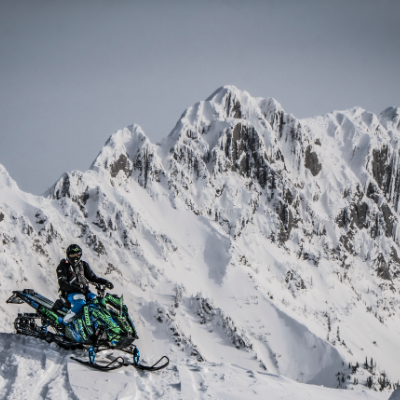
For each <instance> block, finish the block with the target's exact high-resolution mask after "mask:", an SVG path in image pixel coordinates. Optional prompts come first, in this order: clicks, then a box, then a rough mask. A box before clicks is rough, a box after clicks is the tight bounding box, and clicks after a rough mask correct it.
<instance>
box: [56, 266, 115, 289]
mask: <svg viewBox="0 0 400 400" xmlns="http://www.w3.org/2000/svg"><path fill="white" fill-rule="evenodd" d="M57 277H58V284H59V285H60V290H59V291H60V292H61V293H62V295H63V296H67V295H69V294H70V293H87V292H88V291H89V282H95V283H99V284H101V285H105V284H106V283H107V282H108V281H107V280H106V279H103V278H99V277H97V276H96V274H95V273H94V272H93V271H92V270H91V268H90V266H89V264H88V263H87V262H86V261H81V262H80V265H79V266H77V267H73V266H72V265H71V263H70V262H69V261H68V260H66V259H62V260H61V261H60V264H59V265H58V267H57Z"/></svg>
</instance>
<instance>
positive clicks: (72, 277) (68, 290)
mask: <svg viewBox="0 0 400 400" xmlns="http://www.w3.org/2000/svg"><path fill="white" fill-rule="evenodd" d="M66 256H67V257H66V258H64V259H62V260H61V261H60V264H59V265H58V267H57V276H58V284H59V285H60V289H59V291H60V292H61V294H62V296H63V297H64V298H66V299H67V300H68V301H69V302H70V303H71V309H70V310H69V311H68V313H67V315H66V316H65V317H64V319H63V322H64V323H65V324H68V323H69V322H71V321H72V320H73V318H74V317H75V315H76V314H77V313H78V312H79V311H81V310H82V308H83V307H84V305H85V304H86V301H91V300H93V298H95V297H96V295H95V294H94V293H92V292H91V291H90V290H89V282H95V283H99V284H100V285H105V286H106V287H107V288H108V289H110V290H111V289H113V288H114V285H113V284H112V283H111V282H110V281H108V280H106V279H103V278H98V277H97V276H96V274H95V273H94V272H93V271H92V270H91V268H90V267H89V264H88V263H87V262H86V261H83V260H81V257H82V249H81V248H80V247H79V246H78V245H77V244H71V245H69V246H68V247H67V251H66Z"/></svg>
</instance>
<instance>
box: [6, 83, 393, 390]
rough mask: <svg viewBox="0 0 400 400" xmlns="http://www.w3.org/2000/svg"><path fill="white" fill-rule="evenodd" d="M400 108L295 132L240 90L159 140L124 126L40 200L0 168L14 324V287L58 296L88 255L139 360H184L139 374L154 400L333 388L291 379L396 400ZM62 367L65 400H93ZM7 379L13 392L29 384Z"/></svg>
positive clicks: (349, 115) (277, 111)
mask: <svg viewBox="0 0 400 400" xmlns="http://www.w3.org/2000/svg"><path fill="white" fill-rule="evenodd" d="M399 114H400V112H399V110H398V109H394V108H390V109H387V110H385V111H384V112H383V113H382V114H381V115H380V116H379V117H377V116H375V115H373V114H370V113H368V112H366V111H365V110H362V109H360V108H354V109H351V110H347V111H343V112H334V113H332V114H327V115H325V116H322V117H317V118H312V119H305V120H298V119H296V118H295V117H294V116H293V115H291V114H287V113H286V112H285V111H284V110H283V108H282V107H281V106H280V105H279V103H277V102H276V101H275V100H274V99H260V98H252V97H251V96H250V95H249V94H248V93H247V92H242V91H240V90H238V89H237V88H235V87H233V86H226V87H223V88H220V89H218V90H217V91H216V92H215V93H213V94H212V95H211V96H210V97H209V98H208V99H207V100H206V101H203V102H200V103H198V104H196V105H194V106H193V107H190V108H188V109H187V110H186V111H185V112H184V114H183V115H182V117H181V118H180V120H179V121H178V122H177V124H176V126H175V128H174V129H173V130H172V131H171V133H170V134H169V135H168V136H167V137H166V138H165V139H164V140H162V141H161V142H160V143H158V144H152V143H151V142H150V141H149V139H148V138H147V137H146V135H145V134H144V132H143V131H142V130H141V128H140V127H138V126H136V125H133V126H130V127H127V128H124V129H122V130H120V131H117V132H116V133H114V134H113V135H112V136H111V137H110V139H109V140H108V141H107V142H106V144H105V146H104V147H103V149H102V150H101V152H100V154H99V156H98V157H97V158H96V160H95V161H94V162H93V164H92V166H91V168H90V169H89V170H88V171H85V172H79V171H73V172H71V173H66V174H64V175H63V176H62V177H61V178H60V180H59V181H58V182H56V183H55V185H54V186H53V187H52V188H50V189H49V190H48V191H47V192H46V193H45V194H44V196H33V195H30V194H27V193H24V192H22V191H20V190H19V189H18V187H17V185H16V183H15V182H13V181H12V179H11V178H10V177H9V175H8V174H7V171H6V170H5V169H4V167H0V236H1V238H0V240H1V241H0V246H1V247H0V274H1V279H0V300H1V304H2V305H1V304H0V313H1V315H2V318H1V319H0V329H1V330H3V331H4V332H12V329H13V327H12V322H13V319H14V318H15V314H16V313H17V311H19V310H23V309H24V307H23V306H17V305H5V303H4V302H5V300H6V299H7V298H8V297H9V296H10V294H11V291H12V290H15V289H24V288H26V287H31V288H35V289H36V290H37V291H39V292H40V293H42V294H43V295H45V296H47V297H50V298H55V297H56V296H57V282H56V276H55V267H56V265H57V263H58V261H59V260H60V259H61V258H62V257H63V252H64V250H65V248H66V247H67V246H68V245H69V244H70V243H78V244H79V245H81V246H82V247H83V248H84V249H85V251H84V259H86V260H87V261H88V262H89V263H90V264H91V266H92V268H93V269H94V270H95V272H96V273H97V274H99V275H102V276H106V277H107V278H108V279H110V280H112V281H113V282H114V284H115V291H116V292H117V293H123V294H124V298H125V299H126V302H127V303H128V304H129V307H130V310H131V314H132V315H133V317H134V321H135V323H136V324H137V328H138V331H139V336H140V340H139V341H138V346H139V347H140V350H141V353H143V354H147V355H149V356H153V357H157V356H161V355H163V354H167V355H168V356H169V357H171V360H173V362H172V366H173V367H172V369H171V370H169V371H168V372H166V374H165V375H163V374H161V375H160V377H150V376H146V377H141V375H140V374H138V373H137V372H130V373H129V374H131V375H129V374H128V375H127V376H129V377H130V378H132V379H131V380H132V381H133V382H134V383H132V382H130V385H131V386H132V385H133V386H132V387H133V389H132V391H136V393H138V394H137V395H136V396H137V398H141V397H140V396H144V397H143V398H146V397H145V396H148V398H152V396H153V398H157V397H156V396H157V393H156V391H157V389H156V388H157V386H158V385H161V386H162V385H164V386H165V393H167V392H168V394H165V395H164V397H165V396H170V398H180V397H179V396H183V393H186V392H185V391H186V390H187V391H189V392H187V393H191V392H190V390H192V391H193V393H195V395H185V396H183V398H196V397H191V396H197V398H202V395H203V394H204V396H206V394H207V393H208V394H210V395H211V394H212V395H211V396H214V397H215V398H218V397H219V398H221V397H222V398H235V397H234V396H235V395H237V393H239V390H248V387H247V386H248V384H249V383H248V382H249V379H250V380H251V379H254V380H256V381H257V382H259V385H260V386H261V387H264V386H268V387H271V390H275V389H276V393H277V394H276V396H280V395H281V396H284V395H285V394H284V393H283V392H282V393H283V394H279V393H280V392H279V390H280V389H279V388H280V387H283V388H284V389H282V390H288V391H289V392H290V391H291V390H292V391H295V392H296V393H299V394H298V395H299V396H300V393H302V391H304V396H306V395H309V394H310V393H311V394H310V395H312V396H314V395H315V396H317V393H319V392H318V391H319V390H327V389H319V388H317V387H312V386H301V385H300V386H298V385H299V384H297V383H295V382H294V381H297V382H299V383H308V384H314V385H324V386H328V387H331V388H348V389H354V392H362V391H364V390H368V389H367V388H366V385H367V380H368V381H369V382H370V385H369V386H371V389H376V390H382V391H383V392H384V394H383V397H379V396H378V397H370V398H388V397H389V394H388V393H389V392H391V391H393V389H394V388H395V387H396V383H397V382H398V381H399V379H400V374H399V369H398V361H397V360H398V359H399V357H400V349H399V348H398V347H397V346H396V343H398V341H399V339H400V320H399V317H398V312H399V305H400V303H399V295H398V292H399V289H400V285H399V280H398V276H399V274H400V259H399V257H398V254H399V253H398V252H399V243H400V242H399V240H400V237H399V231H398V229H399V224H398V218H399V214H398V205H399V190H400V186H399V183H398V182H399V181H400V180H399V178H398V156H397V154H398V143H399V133H400V132H399V128H400V126H399ZM25 310H26V309H25ZM4 337H6V336H4ZM4 340H5V339H4ZM10 340H11V339H10ZM13 340H14V339H13ZM15 340H20V339H15ZM9 343H12V344H10V346H14V347H18V346H17V345H16V344H15V343H14V342H13V341H12V340H11V342H9ZM7 346H9V345H7ZM52 351H53V352H57V350H56V349H53V350H52ZM50 353H51V352H50ZM51 354H52V353H51ZM51 354H50V355H49V357H52V356H51ZM59 354H61V355H60V356H59V357H62V353H61V352H60V353H59ZM8 356H10V355H5V357H8ZM10 357H11V356H10ZM46 357H47V356H46ZM54 357H55V356H54ZM57 357H58V356H57ZM65 357H66V356H65ZM65 357H64V358H63V360H64V361H59V363H60V367H59V369H57V368H58V367H57V368H56V367H54V368H55V370H54V371H55V372H54V374H55V375H57V376H60V378H59V379H60V385H63V387H65V388H67V389H65V393H66V394H65V396H67V397H66V398H68V393H69V390H70V389H71V387H72V389H71V390H73V392H74V393H75V395H74V396H77V398H87V397H85V396H89V394H88V393H89V392H85V393H86V394H82V393H80V394H79V393H78V392H77V390H75V386H74V385H78V386H79V385H80V383H76V382H80V381H79V379H78V378H79V376H78V375H79V374H80V372H77V373H74V372H73V371H74V368H75V370H76V368H78V367H77V366H75V367H72V366H71V364H70V363H68V371H67V372H68V374H67V372H66V370H65V369H63V368H64V367H62V366H61V365H65ZM32 359H34V357H33V356H32ZM60 360H61V359H60ZM10 362H11V361H10ZM57 362H58V361H57ZM11 364H12V362H11ZM11 364H10V365H11ZM12 365H13V364H12ZM239 366H240V367H239ZM10 368H11V367H10ZM79 368H80V367H79ZM79 368H78V369H77V371H80V370H79ZM241 368H244V369H241ZM192 369H199V371H200V372H196V373H194V375H193V373H192V372H191V370H192ZM204 370H207V371H208V372H207V373H205V372H204ZM247 370H251V371H254V372H252V373H251V374H252V375H253V376H250V375H251V374H250V373H248V372H246V371H247ZM57 371H58V372H57ZM210 371H211V372H210ZM127 373H128V372H127ZM66 374H67V375H68V378H66V377H64V378H62V376H64V375H65V376H66ZM88 374H89V372H87V373H86V375H88ZM168 374H169V375H168ZM213 374H217V375H216V376H219V375H218V374H225V375H226V376H227V377H228V376H229V377H232V381H231V380H229V379H231V378H229V379H228V378H226V379H228V380H227V381H225V382H224V381H223V380H222V381H221V380H218V379H219V378H218V379H216V378H215V379H214V377H213V376H214V375H213ZM249 374H250V375H249ZM55 375H54V376H55ZM92 375H93V376H95V375H96V374H94V373H93V374H92ZM203 375H204V376H207V379H205V378H204V379H203V378H201V376H203ZM274 375H277V376H278V377H275V376H274ZM2 376H3V379H5V381H4V382H6V383H5V387H6V388H9V389H4V388H3V391H4V390H10V393H11V390H14V387H15V388H17V387H21V388H23V387H24V384H23V383H22V382H20V383H16V384H15V385H14V384H13V383H7V382H9V381H10V379H11V378H10V375H7V373H2ZM96 376H97V375H96ZM110 376H111V375H110ZM112 376H114V375H112ZM116 376H118V377H119V378H117V377H115V378H113V379H112V380H113V381H114V379H115V380H116V382H117V381H118V382H121V385H124V384H125V383H122V382H125V381H123V379H122V378H123V374H122V375H121V374H119V375H116ZM283 377H285V378H283ZM189 378H190V379H189ZM57 379H58V378H57ZM63 379H64V380H63ZM66 379H67V380H68V379H69V381H68V382H69V384H67V383H66V382H67V381H66ZM93 379H99V378H96V377H95V378H93ZM110 379H111V378H110ZM119 379H122V380H121V381H119ZM138 379H139V380H138ZM201 379H203V381H202V380H201ZM17 380H18V379H17ZM75 380H77V381H75ZM152 380H154V382H155V383H154V385H153V383H151V382H150V381H152ZM235 380H237V381H238V382H239V383H238V389H237V390H234V389H233V391H232V393H231V394H227V393H228V392H226V390H228V389H229V388H231V389H232V388H236V386H234V385H233V383H232V382H233V381H235ZM142 381H143V382H142ZM4 382H3V383H4ZM149 382H150V383H149ZM162 382H164V383H162ZM179 382H181V383H180V385H181V386H180V387H181V389H180V391H178V390H177V389H174V390H175V391H174V390H172V389H173V388H176V387H178V386H179ZM182 382H186V383H182ZM187 382H192V383H191V384H190V385H189V386H188V383H187ZM201 382H205V383H203V384H204V385H206V386H207V387H208V389H207V390H204V388H203V391H202V390H200V388H201V386H200V384H201ZM68 385H70V386H68ZM115 385H117V383H115ZM118 385H119V383H118ZM149 385H150V386H149ZM168 385H177V386H168ZM257 385H258V384H257ZM257 385H256V386H257ZM111 386H112V387H113V385H111ZM164 386H162V387H164ZM88 387H89V386H88ZM151 387H154V389H152V388H151ZM185 387H186V388H188V389H185V390H184V388H185ZM141 388H143V390H142V389H141ZM171 388H172V389H171ZM274 388H275V389H274ZM302 388H303V389H302ZM310 388H312V389H310ZM15 390H17V389H15ZM18 390H23V389H18ZM46 390H49V391H50V387H49V389H46ZM82 390H86V391H87V390H88V389H87V387H86V389H82ZM160 390H161V389H160ZM163 390H164V389H163ZM263 390H264V389H263ZM224 391H225V392H224ZM100 392H101V390H100ZM100 392H99V393H100ZM256 392H257V390H256ZM289 392H287V393H289ZM354 392H353V391H348V392H342V391H340V392H339V391H336V392H332V393H336V394H337V393H340V396H341V397H340V398H347V397H345V396H349V398H353V397H354V398H356V397H357V396H358V394H357V393H354ZM46 393H47V392H46ZM49 393H50V392H49ZM93 393H94V392H93ZM93 393H92V394H90V395H93V396H96V394H93ZM145 393H148V394H145ZM235 393H236V394H235ZM249 393H252V392H251V391H248V392H246V394H245V396H250V394H249ZM257 393H258V394H257ZM257 393H254V396H255V398H257V395H260V396H261V394H262V393H263V391H262V390H261V389H259V391H258V392H257ZM260 393H261V394H260ZM285 393H286V392H285ZM324 393H325V392H324ZM326 393H328V392H326ZM329 393H331V392H329ZM344 393H345V394H344ZM385 393H386V394H385ZM46 395H47V394H46ZM360 395H361V394H360ZM362 395H363V396H364V397H365V396H374V394H373V393H372V392H370V394H369V395H366V394H362ZM37 396H38V397H37V398H40V396H42V397H45V396H44V395H43V394H40V393H39V394H38V395H37ZM82 396H83V397H82ZM99 396H100V394H99ZM121 396H122V395H121ZM132 396H133V395H132ZM138 396H139V397H138ZM174 396H175V397H174ZM324 396H329V394H326V395H324ZM332 396H333V395H332ZM352 396H353V397H352ZM385 396H386V397H385ZM48 397H49V398H52V397H50V395H49V396H48ZM71 398H73V397H71ZM94 398H96V397H94ZM99 398H100V397H99ZM121 398H123V397H121ZM127 398H129V397H127ZM165 398H168V397H165ZM237 398H240V397H237ZM242 398H244V397H242ZM245 398H247V397H245ZM276 398H281V397H276ZM297 398H300V397H297ZM327 398H329V397H327ZM332 398H333V397H332ZM336 398H338V397H336Z"/></svg>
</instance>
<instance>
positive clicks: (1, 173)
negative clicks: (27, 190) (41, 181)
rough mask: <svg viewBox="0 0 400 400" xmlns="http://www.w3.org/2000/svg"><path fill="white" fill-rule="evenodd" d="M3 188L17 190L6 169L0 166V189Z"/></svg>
mask: <svg viewBox="0 0 400 400" xmlns="http://www.w3.org/2000/svg"><path fill="white" fill-rule="evenodd" d="M4 188H15V189H17V188H18V186H17V183H16V182H15V181H14V180H13V179H12V178H11V176H10V175H9V173H8V171H7V170H6V168H5V167H4V166H3V165H2V164H0V189H4Z"/></svg>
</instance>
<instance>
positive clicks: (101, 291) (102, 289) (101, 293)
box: [89, 282, 107, 297]
mask: <svg viewBox="0 0 400 400" xmlns="http://www.w3.org/2000/svg"><path fill="white" fill-rule="evenodd" d="M89 283H90V284H92V285H93V286H94V287H95V288H96V289H97V296H99V297H104V296H105V294H106V289H107V287H106V286H105V285H100V283H95V282H89Z"/></svg>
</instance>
